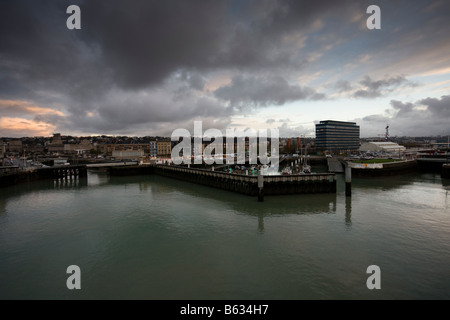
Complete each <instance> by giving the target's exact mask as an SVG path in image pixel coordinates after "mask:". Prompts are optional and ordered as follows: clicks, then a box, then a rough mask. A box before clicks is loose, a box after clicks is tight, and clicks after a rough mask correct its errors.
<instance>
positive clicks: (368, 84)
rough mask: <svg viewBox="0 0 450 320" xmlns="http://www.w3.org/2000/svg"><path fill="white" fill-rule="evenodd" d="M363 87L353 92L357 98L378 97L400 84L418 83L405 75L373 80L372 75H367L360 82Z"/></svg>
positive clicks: (412, 84) (410, 84)
mask: <svg viewBox="0 0 450 320" xmlns="http://www.w3.org/2000/svg"><path fill="white" fill-rule="evenodd" d="M359 84H360V85H361V86H362V87H363V89H360V90H358V91H356V92H355V93H354V94H353V97H355V98H378V97H381V96H383V95H384V94H386V93H388V92H392V91H393V90H394V89H396V88H398V87H400V86H415V85H416V84H414V83H412V82H410V81H408V80H407V79H406V78H405V77H404V76H396V77H391V78H386V79H382V80H372V78H371V77H369V76H365V77H364V79H363V80H361V81H360V82H359Z"/></svg>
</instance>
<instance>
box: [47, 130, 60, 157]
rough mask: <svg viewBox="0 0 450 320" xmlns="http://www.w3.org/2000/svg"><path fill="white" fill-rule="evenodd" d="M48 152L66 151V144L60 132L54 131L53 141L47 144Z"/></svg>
mask: <svg viewBox="0 0 450 320" xmlns="http://www.w3.org/2000/svg"><path fill="white" fill-rule="evenodd" d="M47 149H48V152H51V153H63V152H64V144H63V142H62V139H61V134H60V133H54V134H53V138H52V142H51V143H50V144H49V145H48V146H47Z"/></svg>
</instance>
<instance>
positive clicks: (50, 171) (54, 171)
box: [0, 165, 87, 187]
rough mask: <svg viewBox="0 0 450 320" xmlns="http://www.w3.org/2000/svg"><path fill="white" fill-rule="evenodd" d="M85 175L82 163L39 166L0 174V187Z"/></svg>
mask: <svg viewBox="0 0 450 320" xmlns="http://www.w3.org/2000/svg"><path fill="white" fill-rule="evenodd" d="M86 177H87V169H86V166H84V165H78V166H76V165H74V166H61V167H50V168H39V169H31V170H28V171H19V172H14V173H8V174H3V175H0V187H3V186H9V185H13V184H16V183H22V182H31V181H37V180H45V179H52V180H65V179H76V178H86Z"/></svg>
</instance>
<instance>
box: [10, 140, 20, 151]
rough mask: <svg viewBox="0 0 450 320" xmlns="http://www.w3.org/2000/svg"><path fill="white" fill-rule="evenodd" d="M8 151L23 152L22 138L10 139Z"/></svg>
mask: <svg viewBox="0 0 450 320" xmlns="http://www.w3.org/2000/svg"><path fill="white" fill-rule="evenodd" d="M8 151H9V152H14V153H22V152H23V145H22V140H10V141H9V142H8Z"/></svg>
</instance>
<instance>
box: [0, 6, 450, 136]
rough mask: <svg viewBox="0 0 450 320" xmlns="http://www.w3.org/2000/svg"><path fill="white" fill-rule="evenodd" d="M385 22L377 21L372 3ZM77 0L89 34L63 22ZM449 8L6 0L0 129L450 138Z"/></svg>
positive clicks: (1, 14) (0, 24)
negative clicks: (325, 128)
mask: <svg viewBox="0 0 450 320" xmlns="http://www.w3.org/2000/svg"><path fill="white" fill-rule="evenodd" d="M372 4H375V5H378V6H379V7H380V9H381V29H380V30H369V29H368V28H367V26H366V21H367V18H368V17H369V16H370V15H369V14H367V13H366V9H367V7H368V6H369V5H372ZM69 5H78V6H79V7H80V9H81V30H69V29H68V28H67V27H66V20H67V18H68V17H69V14H67V13H66V9H67V7H68V6H69ZM448 16H450V3H448V2H446V1H443V0H433V1H425V0H414V1H406V0H405V1H400V0H396V1H386V0H385V1H370V2H369V1H350V0H348V1H344V0H342V1H336V0H323V1H294V0H291V1H288V0H286V1H283V0H280V1H273V0H258V1H256V0H248V1H242V0H228V1H227V0H214V1H200V0H199V1H187V0H184V1H175V0H172V1H138V0H134V1H119V0H111V1H97V0H89V1H81V0H70V1H66V0H65V1H25V0H19V1H17V0H14V1H12V0H1V1H0V137H25V136H48V135H51V134H52V133H54V132H61V134H63V135H81V136H87V135H116V136H119V135H132V136H156V135H159V136H170V135H171V133H172V131H173V130H175V129H177V128H187V129H189V130H191V132H192V128H193V123H194V121H198V120H201V121H203V129H204V130H205V129H208V128H217V129H220V130H224V129H225V128H253V129H269V128H278V129H279V130H280V136H291V137H294V136H307V137H314V136H315V133H314V131H315V126H314V124H315V123H318V122H319V121H322V120H338V121H353V122H356V123H357V124H358V125H359V126H360V127H361V137H373V136H377V135H379V134H383V133H384V128H385V127H386V125H387V124H389V126H390V133H391V136H432V135H434V136H437V135H441V136H446V135H449V134H450V121H449V119H450V41H449V40H448V34H450V21H449V19H448Z"/></svg>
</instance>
